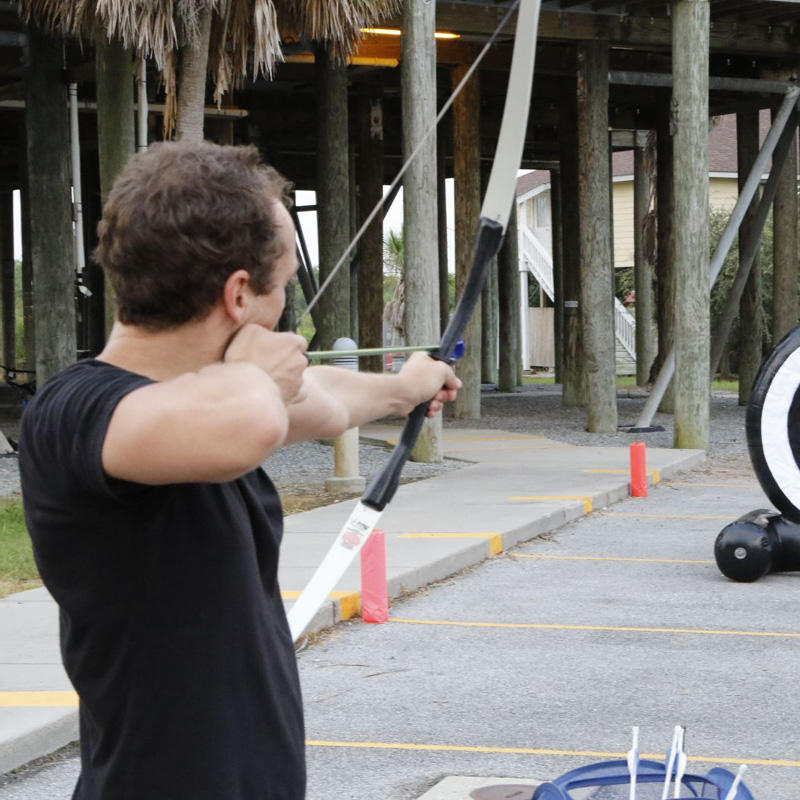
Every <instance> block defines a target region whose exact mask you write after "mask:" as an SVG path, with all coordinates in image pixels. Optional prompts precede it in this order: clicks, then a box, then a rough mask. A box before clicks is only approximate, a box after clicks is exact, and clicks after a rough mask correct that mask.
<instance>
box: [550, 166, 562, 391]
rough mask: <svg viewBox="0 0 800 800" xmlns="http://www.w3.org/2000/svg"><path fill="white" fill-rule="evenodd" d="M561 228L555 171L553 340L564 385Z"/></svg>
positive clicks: (552, 206) (552, 191)
mask: <svg viewBox="0 0 800 800" xmlns="http://www.w3.org/2000/svg"><path fill="white" fill-rule="evenodd" d="M561 227H562V226H561V173H560V172H559V171H558V170H556V169H553V170H550V231H551V233H550V237H551V243H552V253H553V295H554V297H553V307H554V308H553V327H554V330H553V340H554V344H555V358H556V364H555V382H556V383H562V381H563V371H564V256H563V232H562V230H561Z"/></svg>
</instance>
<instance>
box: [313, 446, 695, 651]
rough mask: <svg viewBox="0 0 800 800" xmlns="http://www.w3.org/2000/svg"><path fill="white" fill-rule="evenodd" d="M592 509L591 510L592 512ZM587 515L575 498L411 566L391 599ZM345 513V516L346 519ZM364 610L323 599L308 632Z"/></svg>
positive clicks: (611, 494)
mask: <svg viewBox="0 0 800 800" xmlns="http://www.w3.org/2000/svg"><path fill="white" fill-rule="evenodd" d="M362 438H364V439H365V440H367V441H370V442H371V443H373V442H374V443H377V444H383V445H385V444H386V443H385V441H384V440H381V439H372V438H370V437H362ZM704 461H705V454H703V453H702V452H699V451H698V452H694V453H692V454H691V455H687V457H686V459H685V460H684V461H683V462H682V463H680V464H670V465H667V466H665V467H663V468H662V469H660V470H659V476H658V481H655V480H654V478H653V475H652V474H650V473H648V476H647V485H648V487H650V488H652V487H653V486H655V485H656V484H657V483H659V482H661V481H663V480H665V479H668V478H671V477H672V476H674V475H676V474H678V473H680V472H684V471H685V470H689V469H692V468H693V467H696V466H698V465H699V464H702V463H703V462H704ZM630 495H631V485H630V482H629V481H625V482H622V483H619V484H618V485H617V486H615V487H613V488H611V489H606V490H605V491H601V492H597V493H594V494H592V495H590V496H591V500H592V511H596V510H599V509H601V508H605V507H607V506H610V505H613V504H614V503H618V502H620V501H621V500H625V499H627V498H628V497H630ZM589 513H592V512H589ZM584 516H586V512H585V510H584V504H583V502H582V501H580V500H573V501H570V502H568V503H566V504H565V505H564V506H563V507H561V508H559V509H557V510H556V511H553V512H551V513H550V514H547V515H546V516H544V517H540V518H539V519H536V520H534V521H533V522H531V523H529V524H526V525H523V526H521V527H519V528H515V529H512V530H510V531H505V532H504V533H503V534H501V538H502V543H503V544H502V550H501V551H500V552H499V553H498V552H493V551H492V544H491V542H490V540H489V539H485V540H479V541H476V542H472V543H469V544H466V543H465V544H464V546H463V547H462V548H460V549H459V550H458V552H456V553H451V554H449V555H447V556H445V557H444V558H441V559H439V560H438V561H433V562H431V563H429V564H426V565H424V566H423V567H419V568H417V569H413V570H410V571H409V572H407V573H404V574H402V575H396V576H394V577H393V578H390V579H389V581H388V589H389V601H390V602H391V601H392V600H396V599H398V598H400V597H402V596H403V595H405V594H409V593H411V592H415V591H417V590H418V589H422V588H424V587H426V586H429V585H430V584H432V583H436V582H437V581H441V580H444V579H446V578H449V577H451V576H453V575H455V574H456V573H457V572H460V571H461V570H463V569H466V568H467V567H474V566H476V565H478V564H480V563H482V562H484V561H487V560H488V559H490V558H493V557H494V556H496V555H502V554H503V553H504V552H505V551H506V550H508V549H509V548H511V547H514V546H516V545H518V544H520V543H522V542H527V541H531V540H532V539H535V538H537V537H538V536H541V535H542V534H545V533H550V532H551V531H554V530H556V529H557V528H560V527H561V526H562V525H565V524H566V523H568V522H572V521H574V520H576V519H579V518H580V517H584ZM344 521H345V517H342V522H343V523H344ZM360 613H361V596H360V593H358V592H352V593H348V594H347V595H346V596H345V597H342V598H336V599H333V600H329V601H328V602H326V603H324V604H323V605H322V607H321V608H320V610H319V611H318V612H317V614H316V616H315V617H314V619H313V620H312V621H311V624H310V625H309V626H308V629H307V631H306V635H308V634H313V633H320V632H322V631H324V630H326V629H328V628H331V627H333V626H335V625H337V624H339V623H340V622H345V621H347V620H350V619H353V618H355V617H356V616H357V615H358V614H360Z"/></svg>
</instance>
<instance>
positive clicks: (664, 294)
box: [650, 94, 675, 414]
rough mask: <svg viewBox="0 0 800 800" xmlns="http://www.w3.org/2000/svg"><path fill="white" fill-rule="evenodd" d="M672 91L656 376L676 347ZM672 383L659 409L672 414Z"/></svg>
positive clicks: (666, 124)
mask: <svg viewBox="0 0 800 800" xmlns="http://www.w3.org/2000/svg"><path fill="white" fill-rule="evenodd" d="M669 103H670V98H669V95H663V94H662V103H661V107H660V108H659V117H658V128H657V133H656V136H657V142H656V148H657V158H656V163H657V173H656V180H657V183H656V215H657V219H658V224H657V230H658V234H657V252H658V256H657V261H656V276H657V299H658V303H657V306H656V320H657V324H658V358H657V359H656V361H655V364H654V366H653V369H652V370H651V372H650V379H651V380H655V377H656V375H657V374H658V373H659V372H660V371H661V367H662V366H663V364H664V359H665V358H666V357H667V354H668V353H672V352H673V351H674V348H675V240H674V235H673V230H674V217H675V182H674V180H673V178H674V168H673V163H674V156H675V148H674V146H673V141H672V131H671V114H670V108H669ZM674 396H675V395H674V391H673V386H672V383H670V384H669V385H668V387H667V389H666V391H665V392H664V397H663V398H662V400H661V404H660V406H659V410H660V411H662V412H664V413H667V414H671V413H672V412H673V411H674V410H675V399H674Z"/></svg>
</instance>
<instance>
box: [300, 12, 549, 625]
mask: <svg viewBox="0 0 800 800" xmlns="http://www.w3.org/2000/svg"><path fill="white" fill-rule="evenodd" d="M540 7H541V0H519V14H518V16H517V31H516V37H515V40H514V53H513V56H512V59H511V72H510V75H509V80H508V90H507V92H506V103H505V108H504V110H503V121H502V123H501V126H500V136H499V137H498V142H497V150H496V153H495V159H494V163H493V165H492V171H491V174H490V176H489V182H488V185H487V188H486V195H485V196H484V200H483V205H482V206H481V214H480V219H479V221H478V230H477V233H476V236H475V246H474V252H473V259H472V266H471V267H470V272H469V275H468V277H467V281H466V284H465V286H464V290H463V292H462V293H461V297H460V298H459V301H458V305H457V306H456V309H455V311H454V312H453V316H452V318H451V319H450V322H449V324H448V325H447V328H446V330H445V332H444V333H443V334H442V338H441V340H440V342H439V345H438V347H437V348H436V350H435V351H434V352H433V353H431V356H432V357H433V358H436V359H439V360H441V361H447V362H451V361H452V358H451V354H452V352H453V350H454V349H455V346H456V343H457V341H458V339H459V338H460V337H461V334H462V333H463V331H464V328H465V326H466V324H467V322H468V321H469V319H470V317H471V316H472V312H473V311H474V309H475V305H476V304H477V302H478V298H479V297H480V296H481V291H482V289H483V285H484V283H485V282H486V275H487V273H488V270H489V265H490V263H491V261H492V258H494V256H495V255H496V253H497V251H498V250H499V249H500V245H501V244H502V242H503V235H504V234H505V230H506V226H507V225H508V219H509V216H510V214H511V204H512V202H513V201H514V188H515V187H516V182H517V181H516V179H517V170H518V169H519V164H520V160H521V158H522V149H523V145H524V143H525V132H526V130H527V122H528V107H529V105H530V95H531V87H532V85H533V65H534V56H535V53H536V37H537V30H538V23H539V10H540ZM429 406H430V402H426V403H422V404H420V405H419V406H417V407H416V408H415V409H414V410H413V411H412V412H411V414H410V415H409V417H408V420H407V422H406V425H405V428H404V429H403V433H402V435H401V437H400V441H399V442H398V443H397V445H396V446H395V448H394V450H393V451H392V454H391V456H390V457H389V461H388V462H387V463H386V465H385V466H384V468H383V469H382V470H381V472H380V473H379V474H378V475H377V476H376V477H375V479H374V480H373V481H372V483H371V484H370V485H369V487H368V488H367V491H366V492H365V494H364V496H363V497H362V498H361V500H360V501H359V502H358V503H357V504H356V507H355V509H354V510H353V512H352V514H351V515H350V518H349V519H348V521H347V523H346V524H345V526H344V528H343V529H342V531H341V533H340V534H339V536H338V537H337V538H336V541H335V542H334V543H333V545H332V547H331V549H330V550H329V551H328V554H327V555H326V556H325V558H324V560H323V561H322V563H321V564H320V566H319V567H318V568H317V571H316V572H315V573H314V575H313V576H312V578H311V580H310V581H309V583H308V585H307V586H306V588H305V590H304V591H303V593H302V594H301V596H300V597H299V598H298V599H297V601H296V602H295V604H294V605H293V606H292V608H291V609H290V611H289V615H288V617H289V627H290V631H291V635H292V638H293V639H294V640H295V641H296V640H297V639H298V638H299V637H300V636H301V635H302V634H303V632H304V631H305V629H306V628H307V627H308V625H309V624H310V622H311V620H312V619H313V618H314V616H315V615H316V613H317V611H318V610H319V608H320V606H321V605H322V603H323V602H325V600H326V599H327V598H328V595H329V594H330V592H331V591H333V589H334V588H335V587H336V584H337V583H338V582H339V580H340V579H341V577H342V575H343V574H344V572H345V570H346V569H347V567H348V566H349V565H350V564H351V563H352V561H353V559H354V558H355V557H356V555H357V554H358V552H359V550H360V549H361V547H362V546H363V544H364V542H366V540H367V538H368V537H369V535H370V534H371V533H372V531H373V530H374V529H375V527H376V526H377V524H378V520H379V519H380V516H381V513H382V512H383V510H384V508H385V507H386V505H387V504H388V503H389V502H390V501H391V499H392V497H394V494H395V492H396V491H397V487H398V485H399V482H400V474H401V472H402V471H403V467H404V466H405V463H406V461H408V458H409V456H410V455H411V451H412V450H413V449H414V444H415V443H416V441H417V437H418V436H419V433H420V431H421V430H422V425H423V423H424V422H425V417H426V416H427V413H428V408H429Z"/></svg>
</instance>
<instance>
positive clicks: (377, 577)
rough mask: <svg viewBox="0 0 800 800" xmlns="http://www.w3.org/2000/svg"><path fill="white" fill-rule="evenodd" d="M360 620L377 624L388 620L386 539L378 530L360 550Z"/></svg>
mask: <svg viewBox="0 0 800 800" xmlns="http://www.w3.org/2000/svg"><path fill="white" fill-rule="evenodd" d="M361 619H363V620H364V622H374V623H378V624H380V623H383V622H386V620H388V619H389V587H388V585H387V581H386V538H385V536H384V533H383V531H381V530H378V529H375V530H374V531H373V532H372V534H371V535H370V537H369V539H367V541H366V542H365V543H364V547H363V548H361Z"/></svg>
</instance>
